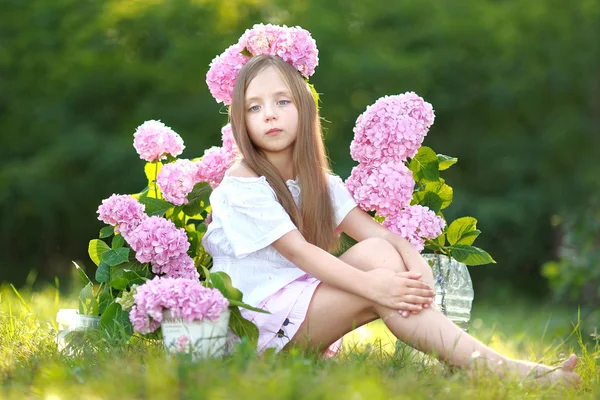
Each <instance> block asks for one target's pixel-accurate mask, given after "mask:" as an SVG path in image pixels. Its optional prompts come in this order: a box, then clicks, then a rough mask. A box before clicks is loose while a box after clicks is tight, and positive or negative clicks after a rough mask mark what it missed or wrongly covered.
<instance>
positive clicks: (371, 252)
mask: <svg viewBox="0 0 600 400" xmlns="http://www.w3.org/2000/svg"><path fill="white" fill-rule="evenodd" d="M354 251H355V252H360V255H361V258H364V259H366V260H369V261H370V262H371V264H372V268H388V269H391V270H394V271H398V272H402V271H406V265H405V264H404V261H403V260H402V257H401V256H400V254H399V253H398V251H397V250H396V248H395V247H394V246H393V245H392V244H391V243H390V242H388V241H387V240H385V239H382V238H369V239H365V240H363V241H362V242H359V243H357V244H356V245H354Z"/></svg>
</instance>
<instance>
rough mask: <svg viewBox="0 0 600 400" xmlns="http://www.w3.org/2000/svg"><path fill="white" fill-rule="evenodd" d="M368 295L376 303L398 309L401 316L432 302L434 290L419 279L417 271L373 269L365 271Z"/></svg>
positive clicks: (419, 309) (416, 310)
mask: <svg viewBox="0 0 600 400" xmlns="http://www.w3.org/2000/svg"><path fill="white" fill-rule="evenodd" d="M367 274H368V276H369V279H368V286H369V287H368V288H367V291H368V293H369V295H368V297H367V298H369V299H370V300H373V301H374V302H376V303H377V304H380V305H382V306H385V307H389V308H392V309H394V310H398V312H399V313H400V314H401V315H402V316H403V317H408V316H409V315H410V313H413V314H416V313H418V312H419V311H421V310H422V309H423V308H427V307H429V305H430V304H431V303H433V298H434V296H435V291H434V290H433V288H432V287H430V286H429V285H428V284H426V283H425V282H423V281H421V280H420V279H421V277H422V274H421V273H419V272H411V271H408V272H394V271H391V270H389V269H374V270H371V271H368V272H367Z"/></svg>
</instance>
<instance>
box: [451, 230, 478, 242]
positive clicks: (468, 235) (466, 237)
mask: <svg viewBox="0 0 600 400" xmlns="http://www.w3.org/2000/svg"><path fill="white" fill-rule="evenodd" d="M480 233H481V231H480V230H479V229H475V230H473V231H469V232H465V233H464V234H463V235H462V237H461V238H460V239H459V240H458V242H456V244H466V245H467V246H470V245H472V244H473V242H474V241H475V239H477V236H479V234H480Z"/></svg>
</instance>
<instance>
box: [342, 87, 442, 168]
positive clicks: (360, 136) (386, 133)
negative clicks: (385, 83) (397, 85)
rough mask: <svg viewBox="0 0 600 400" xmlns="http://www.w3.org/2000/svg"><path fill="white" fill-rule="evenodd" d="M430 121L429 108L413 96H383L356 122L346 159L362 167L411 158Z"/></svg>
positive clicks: (431, 120)
mask: <svg viewBox="0 0 600 400" xmlns="http://www.w3.org/2000/svg"><path fill="white" fill-rule="evenodd" d="M434 119H435V115H434V112H433V107H432V106H431V104H429V103H427V102H426V101H424V100H423V99H422V98H421V97H420V96H418V95H417V94H416V93H413V92H407V93H404V94H400V95H396V96H384V97H382V98H380V99H379V100H377V101H376V102H375V103H374V104H372V105H370V106H369V107H367V109H366V110H365V112H364V113H362V114H361V115H360V116H359V117H358V119H357V120H356V125H355V127H354V139H353V140H352V143H351V144H350V155H351V156H352V158H353V159H354V160H356V161H358V162H362V163H371V162H383V161H387V160H406V158H412V157H414V156H415V154H417V151H418V150H419V147H421V144H422V143H423V139H424V138H425V136H426V135H427V132H428V130H429V128H430V127H431V125H432V124H433V121H434Z"/></svg>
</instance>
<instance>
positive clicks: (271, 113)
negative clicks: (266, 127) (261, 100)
mask: <svg viewBox="0 0 600 400" xmlns="http://www.w3.org/2000/svg"><path fill="white" fill-rule="evenodd" d="M264 110H265V120H266V121H271V120H273V119H276V118H277V116H276V114H275V110H274V108H273V107H272V106H268V105H267V106H265V108H264Z"/></svg>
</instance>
